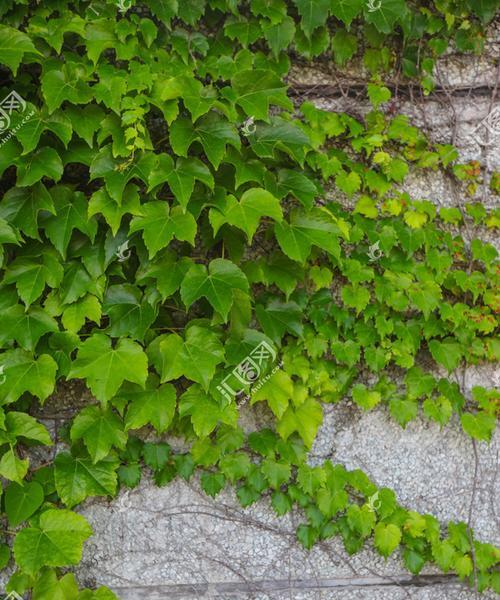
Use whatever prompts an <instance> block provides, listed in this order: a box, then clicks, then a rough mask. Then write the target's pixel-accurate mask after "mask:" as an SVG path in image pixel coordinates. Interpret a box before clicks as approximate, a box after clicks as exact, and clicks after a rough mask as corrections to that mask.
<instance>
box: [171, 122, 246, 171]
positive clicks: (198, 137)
mask: <svg viewBox="0 0 500 600" xmlns="http://www.w3.org/2000/svg"><path fill="white" fill-rule="evenodd" d="M195 141H199V142H200V143H201V145H202V146H203V149H204V150H205V154H206V155H207V158H208V160H209V161H210V162H211V163H212V165H213V166H214V168H216V169H217V168H218V167H219V165H220V163H221V161H222V159H223V157H224V154H225V153H226V146H227V145H228V144H229V145H231V146H233V147H234V148H236V150H239V148H240V145H241V142H240V136H239V135H238V132H237V130H236V128H235V127H234V125H232V124H231V123H230V122H228V121H225V120H223V119H221V118H220V117H219V116H218V115H217V114H216V113H214V112H211V113H209V114H207V115H204V116H203V117H201V118H200V119H199V120H198V121H197V122H196V124H195V125H193V123H192V122H191V121H190V120H189V119H185V118H180V119H177V120H176V121H174V123H172V126H171V128H170V144H171V145H172V149H173V150H174V152H175V153H176V154H178V155H179V156H184V157H187V151H188V150H189V147H190V146H191V144H192V143H193V142H195Z"/></svg>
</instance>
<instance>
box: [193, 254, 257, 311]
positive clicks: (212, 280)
mask: <svg viewBox="0 0 500 600" xmlns="http://www.w3.org/2000/svg"><path fill="white" fill-rule="evenodd" d="M235 289H237V290H241V291H243V292H247V291H248V281H247V278H246V277H245V275H244V273H243V272H242V271H241V269H239V268H238V267H237V266H236V265H235V264H234V263H233V262H231V261H229V260H226V259H223V258H216V259H214V260H212V261H211V262H210V264H209V266H208V272H207V268H206V267H205V266H204V265H199V264H195V265H193V266H192V267H191V268H190V269H189V271H188V272H187V273H186V276H185V277H184V279H183V281H182V284H181V298H182V301H183V302H184V304H185V306H186V308H189V307H190V306H191V305H192V304H193V302H195V301H196V300H198V299H199V298H202V297H203V298H206V299H207V300H208V301H209V302H210V304H211V305H212V307H213V309H214V310H215V311H216V312H218V313H219V314H220V315H221V317H222V318H223V320H224V322H227V316H228V313H229V310H230V308H231V306H232V304H233V290H235Z"/></svg>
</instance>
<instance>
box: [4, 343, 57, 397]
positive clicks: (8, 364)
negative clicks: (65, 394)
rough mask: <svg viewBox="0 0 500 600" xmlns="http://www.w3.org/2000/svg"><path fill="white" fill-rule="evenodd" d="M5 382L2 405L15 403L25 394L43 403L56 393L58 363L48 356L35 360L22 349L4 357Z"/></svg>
mask: <svg viewBox="0 0 500 600" xmlns="http://www.w3.org/2000/svg"><path fill="white" fill-rule="evenodd" d="M2 365H3V367H4V375H5V381H4V383H3V384H2V385H1V386H0V403H1V404H10V403H12V402H15V401H16V400H17V399H18V398H20V397H21V395H22V394H23V393H24V392H30V393H31V394H33V396H36V397H37V398H39V399H40V401H41V402H42V403H43V401H44V400H45V399H46V398H48V396H50V394H52V392H53V391H54V386H55V381H56V371H57V363H56V361H55V360H54V359H53V358H52V356H50V355H48V354H41V355H40V356H39V357H38V358H36V359H35V358H33V356H32V355H31V354H29V353H28V352H25V351H23V350H20V349H16V350H10V351H8V352H5V353H4V354H3V355H2Z"/></svg>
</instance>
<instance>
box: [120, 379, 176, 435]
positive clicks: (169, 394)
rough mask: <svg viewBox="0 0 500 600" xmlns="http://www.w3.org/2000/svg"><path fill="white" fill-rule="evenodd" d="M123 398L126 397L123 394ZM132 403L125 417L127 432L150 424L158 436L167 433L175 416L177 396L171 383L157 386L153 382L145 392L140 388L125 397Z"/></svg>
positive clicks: (129, 392)
mask: <svg viewBox="0 0 500 600" xmlns="http://www.w3.org/2000/svg"><path fill="white" fill-rule="evenodd" d="M120 396H121V397H123V396H124V394H123V393H122V394H121V395H120ZM125 397H126V399H127V400H129V401H130V403H129V405H128V407H127V414H126V416H125V430H126V431H128V430H129V429H139V428H140V427H144V425H147V424H148V423H150V424H151V425H153V427H154V428H155V429H156V432H157V433H158V434H160V433H163V432H165V431H167V429H168V428H169V426H170V423H171V422H172V420H173V418H174V414H175V407H176V405H177V394H176V391H175V388H174V386H173V385H171V384H170V383H166V384H164V385H160V386H155V385H154V383H153V382H151V383H150V384H149V385H147V386H146V389H145V390H141V389H140V388H139V387H137V388H134V389H133V390H130V391H128V392H127V393H126V395H125Z"/></svg>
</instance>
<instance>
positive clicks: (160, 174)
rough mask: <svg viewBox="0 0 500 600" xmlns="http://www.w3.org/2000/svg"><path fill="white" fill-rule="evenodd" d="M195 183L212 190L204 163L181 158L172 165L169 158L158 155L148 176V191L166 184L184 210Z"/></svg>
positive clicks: (210, 176)
mask: <svg viewBox="0 0 500 600" xmlns="http://www.w3.org/2000/svg"><path fill="white" fill-rule="evenodd" d="M196 181H200V182H201V183H203V184H205V185H206V186H207V187H208V188H209V189H210V190H213V189H214V178H213V176H212V173H211V172H210V170H209V168H208V167H207V166H206V165H205V163H203V162H202V161H201V160H199V159H197V158H194V157H189V158H182V157H181V158H178V159H177V160H176V162H175V164H174V161H173V160H172V159H171V158H170V156H168V155H167V154H160V155H159V157H158V165H157V167H156V168H155V169H154V170H153V171H152V172H151V173H150V175H149V189H152V188H155V187H156V186H157V185H160V184H162V183H165V182H167V183H168V185H169V187H170V189H171V190H172V192H173V194H174V196H175V197H176V199H177V201H178V202H179V204H180V205H181V206H182V207H183V208H184V209H185V208H186V207H187V205H188V202H189V199H190V198H191V195H192V194H193V190H194V186H195V182H196Z"/></svg>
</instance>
